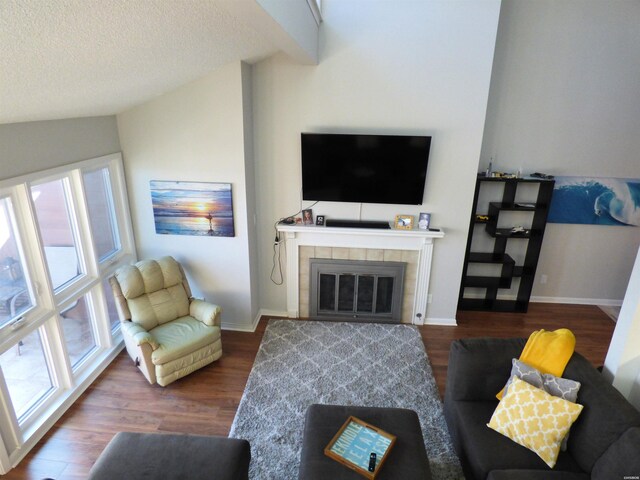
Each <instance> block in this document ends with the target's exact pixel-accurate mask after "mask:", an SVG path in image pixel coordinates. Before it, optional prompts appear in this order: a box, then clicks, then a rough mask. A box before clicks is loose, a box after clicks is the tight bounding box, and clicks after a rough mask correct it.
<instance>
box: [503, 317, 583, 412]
mask: <svg viewBox="0 0 640 480" xmlns="http://www.w3.org/2000/svg"><path fill="white" fill-rule="evenodd" d="M575 347H576V337H575V336H574V335H573V333H572V332H571V330H568V329H566V328H560V329H558V330H555V331H553V332H547V331H545V330H536V331H535V332H533V333H532V334H531V335H530V336H529V340H527V344H526V345H525V346H524V350H522V353H521V354H520V361H521V362H523V363H526V364H527V365H529V366H530V367H533V368H536V369H538V370H539V371H540V372H542V373H550V374H551V375H554V376H556V377H560V376H562V372H564V368H565V367H566V366H567V363H568V362H569V359H570V358H571V355H573V350H574V349H575ZM503 390H504V389H502V390H501V391H500V393H498V394H497V395H496V397H498V400H501V399H502V391H503Z"/></svg>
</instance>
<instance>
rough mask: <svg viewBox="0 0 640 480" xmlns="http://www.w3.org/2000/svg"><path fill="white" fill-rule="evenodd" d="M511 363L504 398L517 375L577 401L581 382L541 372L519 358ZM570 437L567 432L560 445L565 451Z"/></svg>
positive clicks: (548, 390)
mask: <svg viewBox="0 0 640 480" xmlns="http://www.w3.org/2000/svg"><path fill="white" fill-rule="evenodd" d="M511 365H512V367H511V375H510V376H509V381H508V382H507V384H506V385H505V386H504V393H503V398H504V397H506V396H507V392H508V390H509V386H510V385H511V382H512V381H513V377H514V376H515V377H518V378H519V379H521V380H524V381H525V382H527V383H528V384H529V385H533V386H534V387H536V388H541V389H542V390H544V391H545V392H547V393H548V394H550V395H553V396H554V397H559V398H562V399H564V400H567V401H569V402H573V403H576V400H577V399H578V390H580V382H576V381H575V380H569V379H568V378H561V377H556V376H554V375H551V374H548V373H540V372H539V371H538V370H536V369H535V368H533V367H530V366H529V365H527V364H526V363H523V362H521V361H520V360H518V359H517V358H514V359H513V360H511ZM568 438H569V434H568V433H567V435H566V436H565V437H564V439H563V440H562V446H561V447H560V449H561V450H562V451H563V452H564V451H565V450H566V449H567V440H568Z"/></svg>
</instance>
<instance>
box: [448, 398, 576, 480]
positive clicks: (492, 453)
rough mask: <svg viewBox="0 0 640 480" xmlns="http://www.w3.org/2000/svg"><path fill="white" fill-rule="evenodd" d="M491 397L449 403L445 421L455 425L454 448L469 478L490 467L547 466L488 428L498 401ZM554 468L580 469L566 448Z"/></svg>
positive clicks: (482, 475)
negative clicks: (484, 399)
mask: <svg viewBox="0 0 640 480" xmlns="http://www.w3.org/2000/svg"><path fill="white" fill-rule="evenodd" d="M492 396H493V400H490V401H484V402H479V401H472V402H465V401H458V402H450V403H449V404H448V425H450V428H454V429H455V433H454V432H452V436H453V437H456V438H457V440H458V441H457V442H456V448H457V451H458V454H459V456H460V457H461V460H462V463H463V467H464V468H465V474H466V475H467V476H468V478H475V479H482V480H484V479H486V478H487V475H489V472H491V471H492V470H503V469H505V470H511V469H514V470H521V469H525V470H543V471H544V472H545V473H548V472H549V467H548V466H547V465H546V464H545V463H544V462H543V461H542V459H541V458H540V457H538V456H537V455H536V454H535V453H533V452H532V451H531V450H528V449H526V448H525V447H523V446H521V445H518V444H517V443H515V442H513V441H511V440H510V439H508V438H507V437H505V436H504V435H501V434H499V433H498V432H496V431H494V430H491V429H490V428H489V427H487V425H486V424H487V423H488V422H489V420H490V419H491V416H492V414H493V412H494V410H495V409H496V406H497V405H498V401H497V400H496V399H495V391H494V393H493V395H492ZM554 470H556V471H568V472H582V470H581V468H580V467H579V466H578V465H577V464H576V462H575V461H574V460H573V459H572V458H571V456H570V455H569V454H568V452H561V453H560V455H559V456H558V459H557V461H556V466H555V468H554Z"/></svg>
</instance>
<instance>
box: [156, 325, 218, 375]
mask: <svg viewBox="0 0 640 480" xmlns="http://www.w3.org/2000/svg"><path fill="white" fill-rule="evenodd" d="M151 334H152V335H153V336H154V337H155V339H156V341H157V342H158V343H159V344H160V346H159V347H158V348H157V349H156V350H154V351H153V353H152V354H151V361H152V362H153V364H154V365H162V364H164V363H167V362H170V361H172V360H175V359H177V358H181V357H184V356H185V355H188V354H190V353H192V352H194V351H196V350H198V349H200V348H202V347H205V346H207V345H210V344H212V343H214V342H215V341H216V340H218V339H219V338H220V327H210V326H208V325H205V324H204V323H202V322H199V321H198V320H196V319H195V318H193V317H189V316H185V317H181V318H178V319H176V320H174V321H173V322H170V323H165V324H164V325H160V326H158V327H156V328H154V329H153V330H151Z"/></svg>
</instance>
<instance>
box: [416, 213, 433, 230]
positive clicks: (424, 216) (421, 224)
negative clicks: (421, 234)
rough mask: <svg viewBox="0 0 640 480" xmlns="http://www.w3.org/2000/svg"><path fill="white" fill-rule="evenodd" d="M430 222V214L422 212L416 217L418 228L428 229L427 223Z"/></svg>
mask: <svg viewBox="0 0 640 480" xmlns="http://www.w3.org/2000/svg"><path fill="white" fill-rule="evenodd" d="M430 223H431V214H430V213H425V212H422V213H420V217H419V218H418V228H419V229H420V230H429V224H430Z"/></svg>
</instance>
